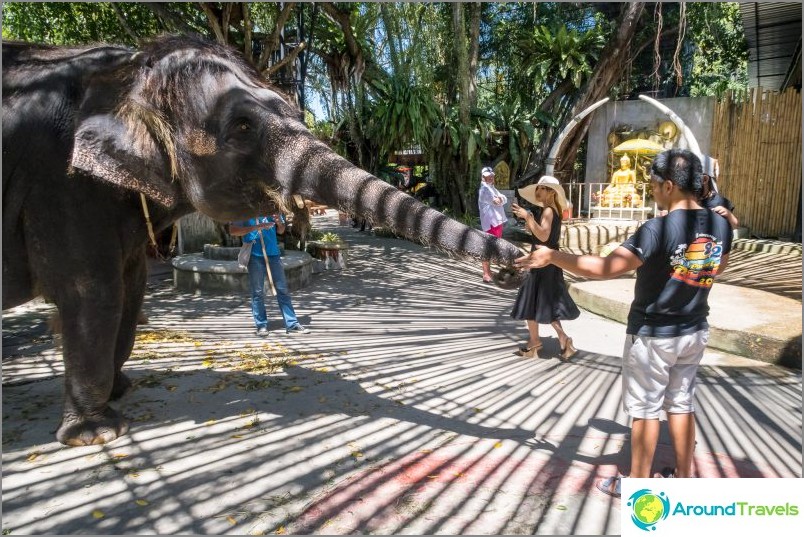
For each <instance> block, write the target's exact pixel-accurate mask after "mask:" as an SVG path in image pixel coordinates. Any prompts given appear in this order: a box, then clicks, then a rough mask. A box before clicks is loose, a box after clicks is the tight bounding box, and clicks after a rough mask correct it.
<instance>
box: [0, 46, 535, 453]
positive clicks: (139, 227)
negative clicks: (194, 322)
mask: <svg viewBox="0 0 804 537" xmlns="http://www.w3.org/2000/svg"><path fill="white" fill-rule="evenodd" d="M2 48H3V309H4V310H6V309H8V308H11V307H15V306H17V305H20V304H23V303H25V302H27V301H29V300H31V299H33V298H35V297H36V296H44V297H45V298H46V299H47V300H49V301H51V302H52V303H54V304H55V306H56V307H57V309H58V312H59V316H60V317H61V330H62V342H63V349H62V358H63V362H64V367H65V373H64V403H63V415H62V420H61V423H60V424H59V426H58V428H57V430H56V438H57V440H58V441H59V442H61V443H63V444H66V445H70V446H78V445H91V444H103V443H107V442H110V441H112V440H114V439H116V438H118V437H120V436H122V435H124V434H126V432H127V431H128V424H127V422H126V420H125V418H124V417H123V416H122V415H121V414H120V413H118V412H117V411H116V410H114V409H113V408H111V407H110V406H109V402H110V401H112V400H115V399H118V398H120V397H121V396H122V395H123V394H124V393H125V392H126V391H127V389H128V388H130V386H131V381H130V380H129V379H128V378H127V377H126V375H125V374H124V373H123V371H122V368H123V364H124V363H125V362H126V360H127V359H128V357H129V355H130V354H131V351H132V349H133V347H134V340H135V331H136V325H137V317H138V315H139V313H140V308H141V306H142V304H143V300H144V296H145V286H146V279H147V266H146V244H147V237H148V230H147V225H146V216H145V215H146V214H149V215H150V222H151V223H152V225H153V228H154V230H155V231H156V232H159V231H161V230H164V229H166V228H168V227H169V226H170V225H172V223H173V222H175V221H176V220H177V219H178V218H180V217H181V216H183V215H185V214H189V213H191V212H193V211H199V212H201V213H203V214H205V215H207V216H209V217H211V218H212V219H214V220H217V221H220V222H227V221H233V220H241V219H245V218H249V217H253V216H255V215H259V214H272V213H274V212H278V211H284V210H286V208H287V205H288V203H289V201H290V200H292V199H293V196H294V195H300V196H302V197H304V198H309V199H312V200H315V201H317V202H319V203H322V204H326V205H328V206H330V207H337V208H338V209H340V210H343V211H348V212H350V213H353V214H358V215H360V216H361V217H364V218H368V219H370V220H371V221H373V222H374V223H377V224H380V225H385V226H387V227H389V228H391V229H392V230H393V231H394V232H395V233H397V234H399V235H402V236H404V237H407V238H409V239H415V240H418V241H421V242H423V243H426V244H430V245H432V246H435V247H437V248H439V249H441V250H442V251H444V252H450V253H454V254H456V255H458V256H462V257H469V258H474V259H484V260H490V261H496V262H498V263H500V264H502V265H506V266H510V264H511V263H512V261H513V260H514V259H515V258H516V257H519V256H520V255H522V254H521V252H520V250H519V249H518V248H517V247H516V246H515V245H513V244H511V243H509V242H507V241H504V240H500V239H496V238H494V237H492V236H491V235H488V234H485V233H482V232H481V231H479V230H476V229H471V228H470V227H467V226H465V225H463V224H461V223H459V222H457V221H455V220H453V219H450V218H448V217H446V216H445V215H443V214H442V213H440V212H439V211H436V210H434V209H431V208H429V207H427V206H426V205H424V204H422V203H420V202H418V201H416V200H415V199H414V198H413V197H411V196H409V195H407V194H405V193H402V192H399V191H398V190H397V189H396V188H394V187H393V186H391V185H389V184H387V183H385V182H384V181H382V180H380V179H378V178H376V177H374V176H372V175H371V174H369V173H368V172H365V171H363V170H361V169H360V168H358V167H356V166H355V165H353V164H351V163H350V162H349V161H347V160H346V159H344V158H342V157H340V156H339V155H337V154H336V153H335V152H334V151H332V150H331V149H330V148H329V147H328V146H327V145H326V144H324V143H323V142H321V141H319V140H318V139H317V138H316V137H315V136H314V135H313V134H312V133H311V132H310V131H309V130H308V129H307V128H306V127H305V125H304V123H303V122H302V119H301V114H300V112H299V110H298V108H297V107H296V106H294V105H292V104H290V102H289V100H288V99H287V98H286V97H284V96H283V95H282V93H281V92H280V91H278V90H276V89H273V88H272V87H271V86H270V85H269V84H268V83H267V82H266V81H265V80H263V79H262V78H261V77H260V76H259V74H258V73H257V71H256V70H255V69H254V68H253V67H251V66H250V65H249V64H248V63H247V62H246V61H245V60H244V59H243V58H242V56H241V55H240V54H239V53H238V52H236V51H235V50H233V49H230V48H228V47H226V46H223V45H219V44H216V43H212V42H208V41H205V40H203V39H201V38H194V37H181V36H159V37H156V38H154V39H152V40H150V41H149V42H147V43H144V44H143V45H141V46H139V47H138V48H137V49H133V48H129V47H124V46H117V45H106V44H100V45H91V46H83V47H58V46H48V45H40V44H31V43H23V42H4V43H3V45H2ZM144 207H145V209H147V212H146V211H145V210H144Z"/></svg>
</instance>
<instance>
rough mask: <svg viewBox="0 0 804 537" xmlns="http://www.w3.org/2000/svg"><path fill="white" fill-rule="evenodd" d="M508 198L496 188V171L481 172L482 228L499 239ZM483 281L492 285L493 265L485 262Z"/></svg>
mask: <svg viewBox="0 0 804 537" xmlns="http://www.w3.org/2000/svg"><path fill="white" fill-rule="evenodd" d="M507 202H508V198H507V197H505V195H504V194H502V193H501V192H500V191H499V190H497V189H496V188H495V187H494V170H492V169H491V168H489V167H485V168H483V169H482V170H481V171H480V190H478V192H477V205H478V209H479V211H480V227H481V228H482V229H483V231H485V232H486V233H488V234H490V235H494V236H495V237H497V238H498V239H499V238H500V237H502V231H503V224H504V223H505V222H507V221H508V218H507V217H506V216H505V204H506V203H507ZM482 264H483V281H484V282H485V283H492V276H491V263H489V262H488V261H483V262H482Z"/></svg>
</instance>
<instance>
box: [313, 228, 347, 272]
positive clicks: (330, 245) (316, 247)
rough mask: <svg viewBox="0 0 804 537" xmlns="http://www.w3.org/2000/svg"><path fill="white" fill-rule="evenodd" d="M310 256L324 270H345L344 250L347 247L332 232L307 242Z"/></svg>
mask: <svg viewBox="0 0 804 537" xmlns="http://www.w3.org/2000/svg"><path fill="white" fill-rule="evenodd" d="M307 244H308V246H309V247H310V254H311V255H312V256H313V257H314V258H316V259H319V260H320V261H321V262H322V264H323V268H324V269H325V270H330V269H331V270H340V269H344V268H346V250H347V249H348V248H349V246H348V245H347V244H346V243H345V242H344V241H343V239H341V237H340V236H339V235H338V234H337V233H334V232H332V231H328V232H326V233H322V234H320V235H317V237H316V240H311V241H308V243H307Z"/></svg>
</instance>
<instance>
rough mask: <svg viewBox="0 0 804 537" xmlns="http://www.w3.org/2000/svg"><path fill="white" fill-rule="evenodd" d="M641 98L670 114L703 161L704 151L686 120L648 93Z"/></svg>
mask: <svg viewBox="0 0 804 537" xmlns="http://www.w3.org/2000/svg"><path fill="white" fill-rule="evenodd" d="M639 98H640V99H642V100H643V101H646V102H649V103H650V104H652V105H653V106H655V107H656V108H658V109H659V110H661V111H662V112H664V113H665V114H667V115H668V116H670V119H671V120H672V121H673V123H675V124H676V126H677V127H678V129H679V130H680V131H681V133H682V134H683V135H684V139H685V140H687V145H689V147H690V151H692V152H693V153H695V155H696V156H697V157H698V158H700V159H701V162H703V153H701V147H700V146H699V145H698V140H696V139H695V135H694V134H692V131H691V130H690V128H689V127H687V125H686V124H685V123H684V120H682V119H681V118H680V117H679V116H678V114H676V113H675V112H673V111H672V110H670V109H669V108H668V107H667V106H665V105H663V104H662V103H660V102H659V101H657V100H656V99H653V98H651V97H648V96H647V95H640V96H639Z"/></svg>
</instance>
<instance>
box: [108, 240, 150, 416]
mask: <svg viewBox="0 0 804 537" xmlns="http://www.w3.org/2000/svg"><path fill="white" fill-rule="evenodd" d="M147 280H148V265H147V262H146V258H145V252H144V250H143V251H142V253H141V254H135V255H134V256H133V258H132V260H131V261H130V262H129V264H128V266H127V267H126V269H125V272H124V274H123V290H124V298H123V313H122V316H121V318H120V329H119V330H118V333H117V343H116V344H115V350H114V383H113V385H112V394H111V400H112V401H116V400H117V399H120V398H121V397H123V396H124V395H125V394H126V392H127V391H128V390H129V389H130V388H131V380H129V378H128V376H126V374H125V373H123V371H122V369H123V364H125V363H126V361H127V360H128V358H129V357H130V356H131V351H132V349H134V340H135V337H136V335H137V334H136V332H137V324H138V322H139V318H140V316H141V314H142V303H143V298H144V296H145V285H146V282H147Z"/></svg>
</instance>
